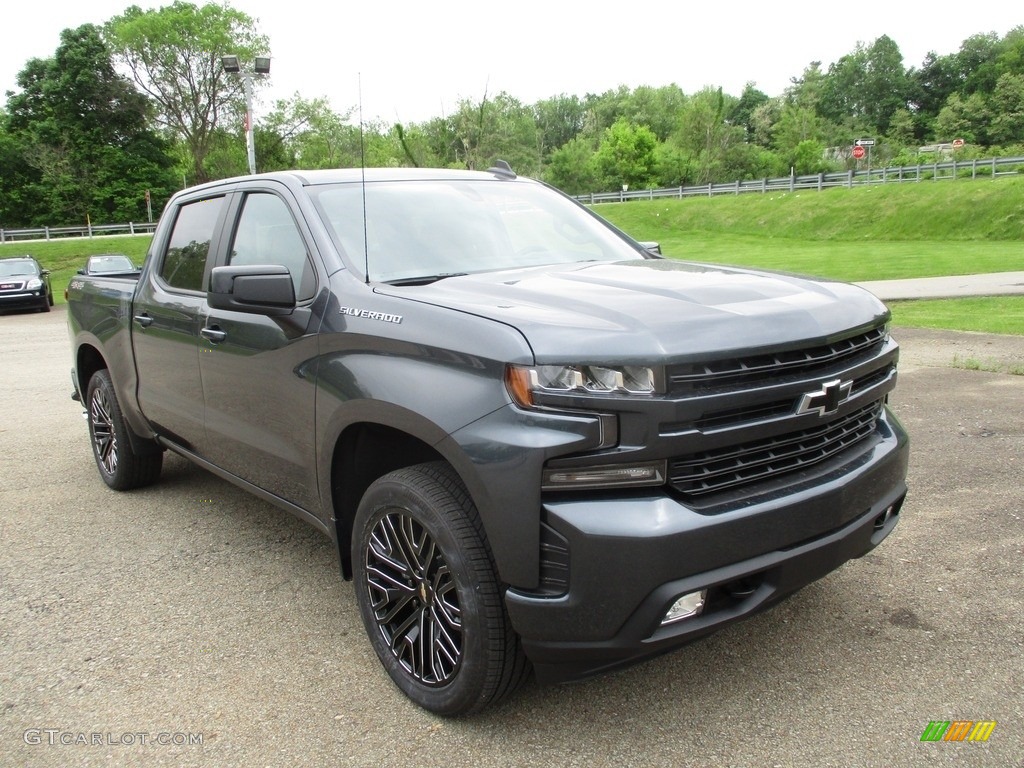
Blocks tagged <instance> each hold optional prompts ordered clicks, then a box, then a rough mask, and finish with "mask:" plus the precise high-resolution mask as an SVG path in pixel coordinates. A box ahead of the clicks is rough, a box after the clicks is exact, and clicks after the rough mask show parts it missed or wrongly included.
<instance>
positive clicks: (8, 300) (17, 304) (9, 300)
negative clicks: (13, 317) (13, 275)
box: [0, 288, 50, 311]
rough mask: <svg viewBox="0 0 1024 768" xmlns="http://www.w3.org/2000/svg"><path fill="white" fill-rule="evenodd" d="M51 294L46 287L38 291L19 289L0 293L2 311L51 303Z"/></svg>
mask: <svg viewBox="0 0 1024 768" xmlns="http://www.w3.org/2000/svg"><path fill="white" fill-rule="evenodd" d="M49 301H50V299H49V296H48V295H47V293H46V289H45V288H41V289H39V290H37V291H27V290H24V291H18V292H15V293H0V311H2V310H5V309H37V308H39V307H42V306H44V305H46V304H49Z"/></svg>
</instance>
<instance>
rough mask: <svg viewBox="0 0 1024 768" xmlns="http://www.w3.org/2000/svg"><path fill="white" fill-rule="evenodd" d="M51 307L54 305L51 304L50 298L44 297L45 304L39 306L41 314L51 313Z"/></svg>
mask: <svg viewBox="0 0 1024 768" xmlns="http://www.w3.org/2000/svg"><path fill="white" fill-rule="evenodd" d="M51 306H53V305H52V304H51V303H50V300H49V298H47V297H46V296H44V297H43V303H42V304H40V305H39V311H40V312H49V311H50V307H51Z"/></svg>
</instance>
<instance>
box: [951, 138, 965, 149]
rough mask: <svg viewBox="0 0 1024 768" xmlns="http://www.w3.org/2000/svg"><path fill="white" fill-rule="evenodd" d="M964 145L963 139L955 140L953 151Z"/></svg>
mask: <svg viewBox="0 0 1024 768" xmlns="http://www.w3.org/2000/svg"><path fill="white" fill-rule="evenodd" d="M963 145H964V140H963V139H953V149H960V147H962V146H963Z"/></svg>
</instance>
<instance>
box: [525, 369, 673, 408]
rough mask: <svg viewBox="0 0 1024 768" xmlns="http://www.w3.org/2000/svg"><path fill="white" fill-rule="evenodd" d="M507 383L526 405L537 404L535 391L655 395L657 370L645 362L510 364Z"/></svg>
mask: <svg viewBox="0 0 1024 768" xmlns="http://www.w3.org/2000/svg"><path fill="white" fill-rule="evenodd" d="M505 386H506V388H507V389H508V392H509V395H510V396H511V397H512V400H513V401H514V402H515V403H516V404H518V405H521V406H522V407H524V408H532V407H533V406H534V393H536V392H549V393H552V394H572V393H583V394H594V395H604V394H622V395H652V394H654V392H655V391H656V385H655V377H654V371H653V370H652V369H651V368H647V367H646V366H642V365H624V366H605V365H536V366H532V367H531V366H522V365H510V366H508V367H507V368H506V369H505Z"/></svg>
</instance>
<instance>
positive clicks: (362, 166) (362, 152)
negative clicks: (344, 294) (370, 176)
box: [357, 72, 370, 285]
mask: <svg viewBox="0 0 1024 768" xmlns="http://www.w3.org/2000/svg"><path fill="white" fill-rule="evenodd" d="M357 78H358V91H359V173H360V187H361V188H362V193H363V272H364V273H365V274H366V277H365V278H364V279H365V281H366V284H367V285H369V284H370V243H369V240H370V238H369V236H368V235H367V232H366V147H365V145H364V142H363V73H362V72H359V73H358V75H357Z"/></svg>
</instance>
